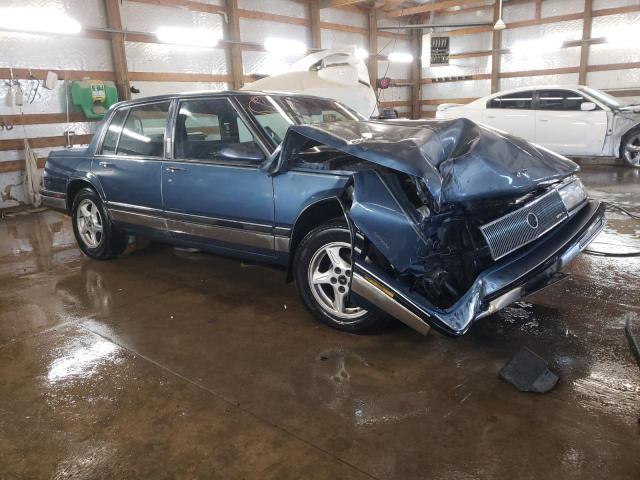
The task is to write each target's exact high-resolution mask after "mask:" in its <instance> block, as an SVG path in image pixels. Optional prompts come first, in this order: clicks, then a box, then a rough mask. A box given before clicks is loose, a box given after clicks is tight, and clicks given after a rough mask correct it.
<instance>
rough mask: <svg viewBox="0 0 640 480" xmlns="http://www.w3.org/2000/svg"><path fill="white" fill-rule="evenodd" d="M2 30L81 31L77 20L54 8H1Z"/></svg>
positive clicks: (0, 27) (35, 31) (39, 31)
mask: <svg viewBox="0 0 640 480" xmlns="http://www.w3.org/2000/svg"><path fill="white" fill-rule="evenodd" d="M0 30H12V31H20V32H29V33H79V32H80V30H82V27H81V26H80V23H79V22H78V21H77V20H74V19H73V18H71V17H69V16H67V15H65V14H64V13H62V12H60V11H58V10H56V9H53V8H24V7H18V8H0Z"/></svg>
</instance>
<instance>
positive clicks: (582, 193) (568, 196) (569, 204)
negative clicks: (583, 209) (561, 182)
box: [558, 178, 587, 212]
mask: <svg viewBox="0 0 640 480" xmlns="http://www.w3.org/2000/svg"><path fill="white" fill-rule="evenodd" d="M558 193H560V198H562V203H564V207H565V208H566V209H567V211H568V212H570V211H571V210H573V209H574V208H575V207H577V206H578V205H580V204H581V203H582V202H584V201H585V199H586V198H587V191H586V190H585V189H584V185H582V182H581V181H580V179H578V178H576V179H575V180H574V181H573V182H571V183H568V184H567V185H565V186H564V187H561V188H560V189H559V190H558Z"/></svg>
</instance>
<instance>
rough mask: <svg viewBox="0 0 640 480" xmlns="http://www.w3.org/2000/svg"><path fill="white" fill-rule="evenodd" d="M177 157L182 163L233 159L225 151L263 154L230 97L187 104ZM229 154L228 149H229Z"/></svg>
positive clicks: (178, 131)
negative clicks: (186, 160) (183, 161)
mask: <svg viewBox="0 0 640 480" xmlns="http://www.w3.org/2000/svg"><path fill="white" fill-rule="evenodd" d="M175 142H176V146H175V155H176V159H180V160H185V159H188V160H230V158H229V156H228V155H225V154H222V153H221V151H222V150H223V149H225V148H226V147H231V148H232V149H233V150H234V151H235V152H238V157H237V158H235V157H234V160H239V161H243V159H242V156H241V155H240V153H239V152H247V153H254V152H256V151H260V147H259V146H258V144H257V142H256V141H255V138H254V136H253V134H252V133H251V131H250V130H249V128H248V127H247V125H246V124H245V123H244V121H243V120H242V118H241V117H240V116H239V114H238V112H237V111H236V109H235V108H234V107H233V105H231V103H230V102H229V100H228V99H227V98H213V99H206V100H192V101H185V102H182V103H181V104H180V110H179V111H178V118H177V120H176V134H175ZM227 151H228V150H227Z"/></svg>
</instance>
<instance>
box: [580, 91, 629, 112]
mask: <svg viewBox="0 0 640 480" xmlns="http://www.w3.org/2000/svg"><path fill="white" fill-rule="evenodd" d="M581 90H582V91H583V92H585V93H587V94H588V95H590V96H592V97H593V98H595V99H596V100H599V101H601V102H602V103H604V104H605V105H606V106H607V107H609V108H613V109H616V108H622V107H624V105H623V104H622V103H620V102H619V101H618V100H617V99H616V98H615V97H613V96H611V95H609V94H608V93H604V92H603V91H601V90H596V89H595V88H589V87H582V88H581Z"/></svg>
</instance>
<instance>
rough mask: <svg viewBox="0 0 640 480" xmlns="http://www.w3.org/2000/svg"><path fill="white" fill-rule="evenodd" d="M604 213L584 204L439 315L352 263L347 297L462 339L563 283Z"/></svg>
mask: <svg viewBox="0 0 640 480" xmlns="http://www.w3.org/2000/svg"><path fill="white" fill-rule="evenodd" d="M604 213H605V207H604V205H603V204H600V203H599V202H597V201H593V200H591V201H589V202H588V204H587V205H586V206H585V207H583V208H582V209H581V210H580V211H579V212H577V213H576V214H575V215H574V216H572V217H571V218H570V219H569V220H567V221H566V222H565V223H564V224H563V225H562V226H559V227H557V228H556V229H554V230H552V231H551V232H549V233H548V234H546V235H545V236H544V237H543V238H541V239H540V240H538V241H536V242H534V243H532V244H531V245H529V246H528V247H527V248H523V249H522V250H521V251H519V252H516V253H513V254H511V255H509V256H507V257H505V258H504V259H503V260H501V261H499V262H497V263H496V264H494V265H493V266H492V267H491V268H489V269H487V270H485V271H484V272H482V273H481V274H480V275H478V278H476V280H475V282H474V283H473V285H472V286H471V287H470V288H469V290H468V291H467V292H466V293H465V294H464V295H463V296H462V297H461V298H460V299H459V300H458V301H457V302H456V303H455V304H454V305H453V306H451V307H450V308H447V309H439V308H436V307H433V306H432V305H430V304H429V303H428V302H427V301H426V300H425V298H424V297H422V296H420V295H419V294H418V293H416V292H415V291H411V290H409V289H408V288H407V287H406V286H404V285H402V284H401V283H400V282H398V281H397V280H395V279H393V278H392V277H391V276H389V275H388V274H386V273H385V272H384V271H382V270H381V269H379V268H377V267H376V266H375V265H373V264H370V263H364V262H361V261H358V260H356V261H355V262H354V263H355V266H354V271H353V279H352V285H351V291H352V292H353V294H354V296H355V297H356V301H357V297H360V298H361V299H364V300H365V303H366V302H370V303H372V304H374V305H375V306H377V307H378V308H380V309H382V310H384V311H385V312H387V313H388V314H389V315H392V316H394V317H395V318H397V319H398V320H400V321H402V322H404V323H406V324H407V325H408V326H410V327H411V328H413V329H414V330H417V331H418V332H420V333H422V334H426V333H427V332H428V331H429V329H430V328H431V327H433V328H435V329H437V330H438V331H440V332H442V333H444V334H447V335H450V336H459V335H462V334H464V333H465V332H466V331H467V330H468V329H469V327H470V326H471V324H472V323H473V322H474V320H477V319H479V318H482V317H485V316H487V315H490V314H492V313H494V312H496V311H498V310H500V309H501V308H504V307H506V306H507V305H509V304H511V303H513V302H515V301H517V300H519V299H520V298H522V297H525V296H527V295H530V294H532V293H534V292H536V291H538V290H540V289H542V288H544V287H547V286H549V285H552V284H553V283H556V282H557V281H558V280H561V279H562V278H564V276H565V275H564V274H562V273H560V270H561V269H562V268H563V267H564V266H566V265H567V264H568V263H570V262H571V261H572V260H573V259H574V258H575V257H576V256H577V255H578V254H579V253H580V252H581V251H582V250H584V248H585V247H586V246H587V245H588V244H589V243H590V242H591V241H592V240H593V239H594V238H595V237H596V235H598V233H600V231H601V230H602V229H603V228H604V225H605V217H604Z"/></svg>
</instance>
